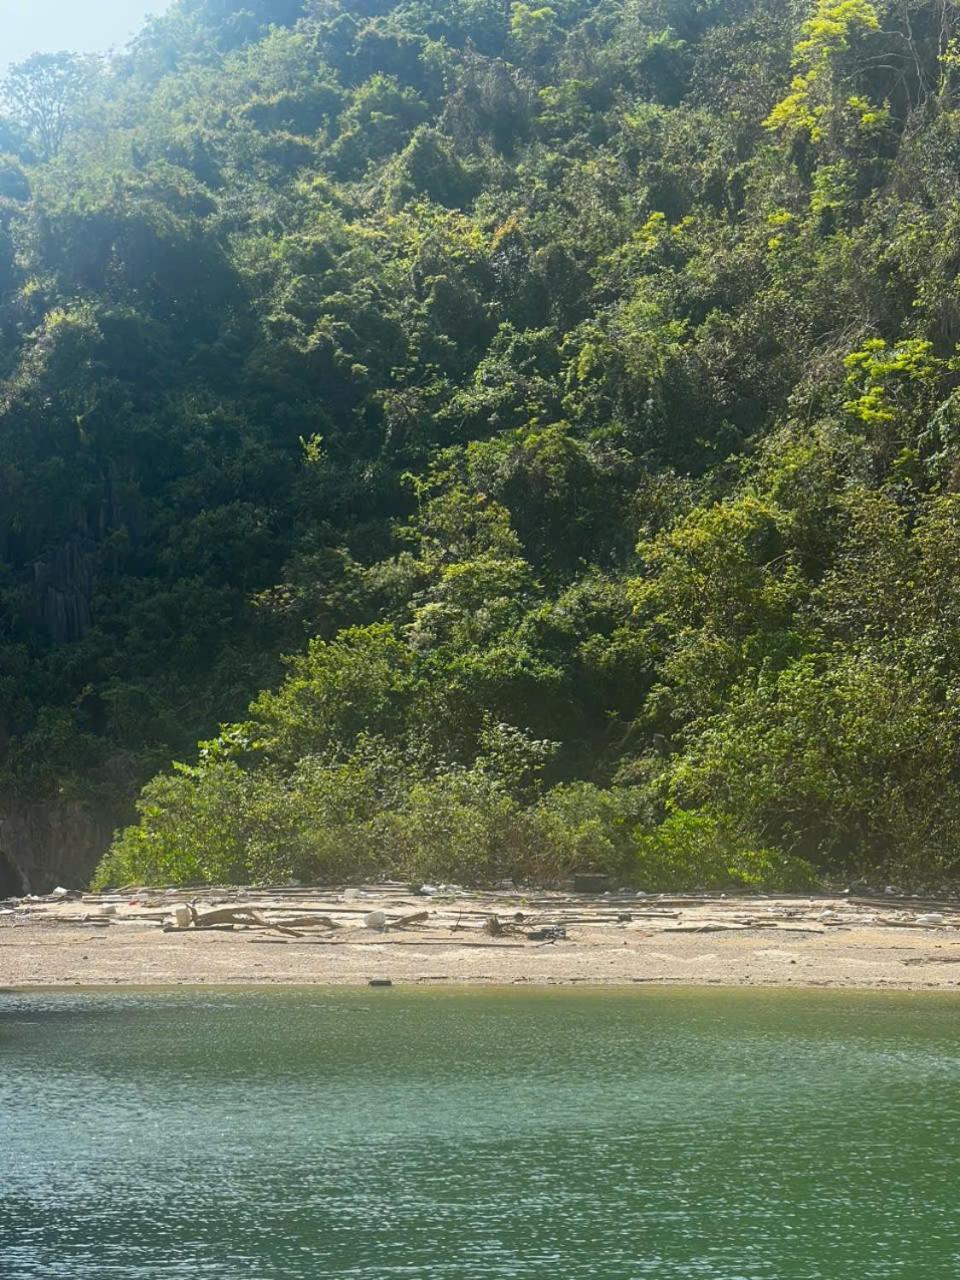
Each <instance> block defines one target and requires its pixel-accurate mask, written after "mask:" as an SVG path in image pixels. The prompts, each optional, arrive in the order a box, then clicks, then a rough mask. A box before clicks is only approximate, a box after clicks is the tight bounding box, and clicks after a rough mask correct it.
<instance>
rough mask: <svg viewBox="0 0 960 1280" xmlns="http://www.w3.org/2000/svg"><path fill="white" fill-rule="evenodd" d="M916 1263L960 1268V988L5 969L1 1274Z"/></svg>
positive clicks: (771, 1278)
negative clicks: (48, 981)
mask: <svg viewBox="0 0 960 1280" xmlns="http://www.w3.org/2000/svg"><path fill="white" fill-rule="evenodd" d="M894 1276H895V1277H910V1278H911V1280H941V1278H942V1280H957V1277H958V1276H960V996H957V997H952V996H943V995H933V994H931V995H908V994H892V993H890V994H888V993H873V994H865V993H850V992H829V991H824V992H812V993H811V992H796V991H789V992H772V991H763V992H745V991H722V990H709V989H707V990H703V989H701V990H686V989H682V990H670V989H646V990H630V991H623V990H622V989H598V990H585V989H575V990H547V991H543V990H518V989H516V988H511V989H508V990H493V989H481V990H436V989H418V990H410V991H407V990H403V989H399V988H394V989H390V990H369V991H368V990H361V991H358V990H329V989H317V988H313V989H296V990H272V991H270V990H263V989H260V990H233V989H231V990H219V991H214V990H209V991H203V992H197V991H196V990H195V989H194V990H190V991H188V990H185V989H179V990H177V991H174V992H124V993H120V992H112V993H82V992H81V993H70V994H58V993H45V994H23V993H19V994H14V993H7V994H4V993H3V992H0V1280H60V1278H61V1277H62V1278H63V1280H107V1278H108V1277H109V1278H110V1280H116V1278H120V1277H122V1278H123V1280H160V1278H161V1277H162V1278H164V1280H179V1278H180V1277H191V1278H197V1277H200V1278H205V1277H211V1278H213V1277H216V1280H241V1277H242V1278H243V1280H318V1278H321V1277H337V1278H338V1280H427V1278H428V1277H429V1278H430V1280H481V1278H482V1280H499V1278H501V1277H511V1278H513V1277H524V1278H525V1277H537V1278H538V1280H540V1278H543V1280H547V1278H550V1280H553V1278H554V1277H556V1278H558V1280H581V1278H583V1280H586V1277H590V1280H644V1278H646V1277H650V1278H651V1280H681V1278H683V1280H741V1278H742V1280H746V1278H747V1277H749V1278H750V1280H760V1278H761V1277H762V1278H763V1280H880V1278H881V1277H884V1278H886V1277H894Z"/></svg>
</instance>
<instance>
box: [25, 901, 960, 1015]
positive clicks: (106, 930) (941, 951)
mask: <svg viewBox="0 0 960 1280" xmlns="http://www.w3.org/2000/svg"><path fill="white" fill-rule="evenodd" d="M191 902H192V903H193V904H194V905H195V910H196V911H197V913H198V914H197V917H196V918H197V919H199V920H201V921H203V920H209V919H211V917H212V919H213V920H214V921H220V920H221V918H222V917H223V916H224V914H226V915H227V917H228V919H230V920H232V919H234V916H233V915H232V914H231V913H233V912H239V913H241V914H240V916H239V917H237V919H239V921H240V923H237V922H234V923H224V922H219V923H212V924H210V925H208V926H207V927H203V928H199V929H198V928H196V927H193V926H191V927H188V928H180V929H173V928H171V923H172V920H173V912H174V908H175V907H176V906H177V905H181V904H186V903H191ZM378 912H379V913H382V916H383V919H384V922H385V924H386V926H387V927H386V928H385V929H380V928H368V927H366V926H365V924H364V920H365V919H366V917H367V915H368V914H370V913H378ZM491 917H495V918H496V922H497V923H496V925H493V926H492V925H490V923H489V921H490V918H491ZM375 918H376V915H375ZM286 922H289V923H286ZM491 929H492V930H493V932H492V933H491ZM544 929H546V930H547V934H548V936H547V937H546V938H544V937H543V936H542V935H543V930H544ZM552 931H555V932H552ZM564 935H565V936H564ZM372 979H373V980H380V981H384V980H389V982H390V983H392V984H393V985H394V986H431V985H433V986H464V985H467V986H477V987H495V986H503V987H506V986H532V987H536V986H540V987H558V986H560V987H576V986H582V987H590V986H596V987H631V986H633V987H636V986H654V987H666V986H675V987H727V988H783V989H792V990H802V989H816V988H826V989H850V990H855V989H861V990H863V989H869V990H893V991H954V992H957V991H960V904H941V905H940V907H939V909H938V910H932V909H931V908H930V906H928V905H927V904H926V902H925V900H919V899H918V900H910V899H891V900H890V901H889V902H877V901H868V900H853V901H851V900H850V899H848V898H843V897H832V896H828V895H824V896H822V897H821V896H805V897H785V896H784V897H764V898H760V897H755V896H750V897H726V896H716V897H710V896H705V895H700V896H693V895H689V896H679V895H675V896H668V895H660V896H653V895H649V896H642V897H637V896H635V895H625V894H619V895H616V896H611V895H578V894H559V893H555V894H550V893H536V894H533V893H530V894H525V893H522V892H519V891H516V890H511V891H508V892H499V893H490V894H487V893H472V892H469V893H468V892H467V891H463V890H455V891H451V892H450V893H448V894H434V895H433V896H429V897H417V896H414V895H413V894H411V893H410V891H409V890H408V889H407V888H406V887H405V886H396V885H379V886H370V887H369V888H366V889H363V890H358V889H347V890H338V891H330V890H321V889H300V888H296V889H290V888H285V889H204V890H189V891H184V892H182V891H172V890H137V891H128V892H126V893H124V894H122V895H116V894H115V895H100V896H96V895H79V894H77V895H70V896H68V897H64V896H61V897H59V898H55V897H50V898H45V899H32V900H25V901H22V902H20V903H17V904H16V905H15V906H10V905H9V904H4V903H0V990H3V991H6V992H14V991H23V990H28V989H32V990H40V989H44V988H59V989H78V988H98V989H113V990H116V989H123V988H150V987H239V986H258V987H308V986H355V987H356V986H366V985H368V984H369V982H370V981H371V980H372Z"/></svg>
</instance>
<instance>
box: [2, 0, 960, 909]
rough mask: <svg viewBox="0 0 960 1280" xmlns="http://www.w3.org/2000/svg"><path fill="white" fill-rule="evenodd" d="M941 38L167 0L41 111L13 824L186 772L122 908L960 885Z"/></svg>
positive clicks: (25, 97)
mask: <svg viewBox="0 0 960 1280" xmlns="http://www.w3.org/2000/svg"><path fill="white" fill-rule="evenodd" d="M956 22H957V19H956V14H955V10H954V6H953V5H952V4H951V3H949V0H890V2H889V3H887V2H885V0H878V2H877V3H873V2H871V0H803V2H802V3H800V2H798V3H795V2H794V0H599V3H597V2H595V0H594V2H590V3H587V0H553V2H552V3H550V4H544V5H542V6H539V7H538V6H537V5H536V4H535V3H534V4H528V3H524V2H522V0H516V2H514V3H512V4H508V5H504V4H503V3H499V2H497V3H494V2H493V0H456V2H454V0H431V3H430V4H429V5H426V4H424V3H422V0H402V2H401V3H398V4H393V3H390V2H389V0H303V2H301V0H245V3H243V4H241V3H239V0H238V2H237V3H234V2H233V0H180V3H179V4H178V5H176V6H175V7H174V9H173V11H172V12H171V13H170V14H169V15H168V16H167V17H165V18H164V19H162V20H157V21H154V22H153V23H152V24H151V25H149V26H148V27H147V29H146V30H145V31H144V32H143V34H142V35H141V37H140V38H139V39H138V40H137V41H136V42H135V44H134V45H133V46H132V47H131V49H130V50H129V52H128V53H127V54H125V55H124V56H123V57H121V58H119V59H118V60H116V61H115V62H113V63H111V64H110V65H107V66H104V65H101V64H99V63H94V62H90V61H89V60H80V59H75V58H69V57H62V58H57V59H36V60H33V61H32V62H31V63H28V64H25V65H24V66H23V67H21V68H19V69H17V71H16V72H15V73H14V74H13V75H12V76H11V79H10V81H9V82H8V85H7V108H8V114H7V117H6V119H5V121H4V122H3V123H2V126H0V135H2V136H0V146H2V147H3V149H5V151H6V153H7V154H6V157H5V158H4V159H3V161H2V166H0V197H2V199H0V331H2V334H3V345H2V368H0V374H2V379H3V385H2V388H0V750H2V765H0V770H2V771H0V794H2V795H4V796H7V797H24V796H29V797H32V798H34V799H36V800H37V801H38V802H46V803H51V804H52V803H56V802H58V800H59V801H62V800H63V799H64V798H65V797H68V798H79V799H81V800H82V801H83V802H85V803H87V804H90V805H98V806H106V807H108V808H109V809H110V811H111V812H114V813H116V815H117V821H118V823H119V824H122V823H123V822H124V821H126V820H128V819H127V816H126V815H127V814H128V812H129V809H128V806H130V805H131V802H132V799H133V797H134V796H135V794H136V792H137V790H138V788H139V787H140V785H141V784H142V783H143V782H144V781H145V780H146V779H147V778H148V777H149V776H150V775H151V774H155V773H156V774H157V775H158V776H156V777H155V778H154V780H153V781H152V782H149V783H148V784H147V786H146V789H145V790H144V792H143V794H142V798H141V800H140V802H139V805H140V820H139V822H138V823H137V824H136V825H134V826H132V827H129V828H128V829H127V830H126V831H125V832H123V833H122V834H121V835H120V836H119V837H118V839H117V842H116V844H115V846H114V848H113V850H112V851H111V852H110V853H109V854H108V856H107V857H106V859H105V861H104V862H103V863H102V865H101V867H100V869H99V871H98V873H97V879H98V881H99V882H100V883H101V884H103V883H108V882H111V883H117V882H126V881H133V880H143V879H150V880H171V879H180V880H197V879H208V878H213V879H220V878H226V879H248V878H251V877H253V878H274V877H278V876H283V875H296V876H301V877H310V878H313V877H325V876H331V875H337V876H347V875H361V874H363V875H367V874H372V873H374V872H378V871H381V872H382V871H391V872H395V873H397V874H404V875H423V876H437V877H445V878H451V879H457V880H474V881H479V880H484V879H489V878H496V877H500V876H507V875H513V876H520V877H529V878H537V879H550V878H552V877H555V876H558V875H561V874H564V873H565V872H566V871H569V870H570V869H571V868H574V867H577V868H587V867H593V868H597V869H604V870H610V871H612V872H614V873H616V874H618V875H622V876H624V877H626V878H628V879H630V880H633V881H634V882H636V883H638V884H641V885H643V886H644V887H650V888H656V887H661V886H663V887H668V886H669V887H677V888H680V887H691V886H694V885H698V884H708V883H709V884H726V883H738V882H739V883H747V884H765V885H770V886H776V885H780V886H786V885H791V884H803V883H807V882H809V880H810V877H811V876H812V875H813V874H814V873H817V874H826V875H829V876H848V875H853V874H861V873H864V872H883V873H884V874H885V875H896V876H898V877H902V878H903V880H904V881H910V882H913V883H934V884H936V883H938V882H939V880H940V879H942V878H943V877H947V876H951V875H954V874H955V873H956V872H957V870H958V869H960V786H958V783H960V494H958V490H960V390H958V386H960V360H958V357H957V341H958V339H960V288H958V281H957V272H958V268H960V249H958V244H960V238H958V234H960V100H958V92H960V44H958V40H957V36H956V34H955V31H954V24H955V23H956ZM957 25H958V27H960V24H957ZM282 653H287V654H291V655H293V656H292V657H290V658H289V659H288V660H287V663H286V666H285V667H284V666H283V665H282V664H281V662H280V658H279V655H280V654H282ZM261 689H268V690H271V691H270V692H266V693H260V694H259V695H258V696H256V697H255V695H257V691H258V690H261ZM254 697H255V700H254V701H253V703H252V705H251V706H250V707H249V710H247V707H248V704H249V703H250V700H251V698H254ZM218 726H219V729H218ZM198 738H200V739H203V744H202V746H201V748H200V751H199V755H197V754H196V750H195V747H194V746H193V744H195V742H196V740H197V739H198ZM171 757H177V758H180V759H185V760H188V761H190V763H189V764H184V765H178V766H176V767H175V768H174V769H173V771H172V772H171V771H169V764H168V762H169V760H170V759H171ZM158 771H159V772H158Z"/></svg>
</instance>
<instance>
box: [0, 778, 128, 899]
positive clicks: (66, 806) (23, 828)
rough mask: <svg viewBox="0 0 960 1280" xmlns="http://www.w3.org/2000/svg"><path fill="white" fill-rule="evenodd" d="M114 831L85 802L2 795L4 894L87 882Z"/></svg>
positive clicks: (0, 889)
mask: <svg viewBox="0 0 960 1280" xmlns="http://www.w3.org/2000/svg"><path fill="white" fill-rule="evenodd" d="M112 833H113V823H112V822H111V821H110V820H109V819H107V818H102V817H101V818H98V817H96V816H95V815H94V814H93V813H92V812H91V811H90V810H89V809H87V808H86V807H85V806H84V805H82V804H78V803H75V802H71V803H60V802H57V801H49V802H43V803H39V802H38V803H28V802H24V801H13V802H11V803H6V802H4V801H3V800H0V898H5V897H13V896H19V895H20V894H25V893H49V892H50V891H51V890H52V889H53V888H54V887H55V886H56V885H61V884H62V885H64V886H66V887H68V888H77V889H79V888H85V887H86V885H87V882H88V881H89V879H90V876H91V875H92V873H93V869H94V867H95V866H96V864H97V861H98V859H99V858H100V857H101V856H102V854H103V852H104V851H105V849H106V847H107V845H108V844H109V842H110V837H111V835H112Z"/></svg>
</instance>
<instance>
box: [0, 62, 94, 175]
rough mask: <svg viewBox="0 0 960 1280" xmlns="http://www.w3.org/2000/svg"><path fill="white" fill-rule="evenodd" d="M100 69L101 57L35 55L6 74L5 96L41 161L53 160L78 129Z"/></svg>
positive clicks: (4, 83) (4, 82)
mask: <svg viewBox="0 0 960 1280" xmlns="http://www.w3.org/2000/svg"><path fill="white" fill-rule="evenodd" d="M99 69H100V60H99V58H96V57H93V56H90V55H86V54H76V53H66V52H63V53H35V54H34V55H33V56H32V57H30V58H27V60H26V61H25V62H19V63H17V64H16V66H14V67H12V68H11V69H10V71H9V72H8V73H7V76H6V78H5V79H4V81H3V97H4V99H5V101H6V103H7V106H8V107H9V109H10V111H11V112H12V114H13V115H14V117H15V118H16V119H17V120H18V121H19V122H20V124H21V125H23V127H24V128H25V129H26V130H27V132H28V135H29V137H30V138H31V140H32V142H33V143H34V145H35V147H36V149H37V152H38V154H39V156H40V158H41V159H42V160H51V159H52V158H53V157H54V156H55V155H56V154H57V153H58V152H59V150H60V148H61V147H62V146H63V141H64V138H65V137H66V135H67V133H68V132H69V131H70V130H71V129H72V128H74V127H75V126H76V124H77V122H78V120H79V114H80V110H79V109H80V106H81V104H82V102H83V100H84V98H85V97H86V95H87V93H88V92H89V90H90V87H91V85H92V83H93V81H94V79H95V77H96V75H97V72H98V71H99Z"/></svg>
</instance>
